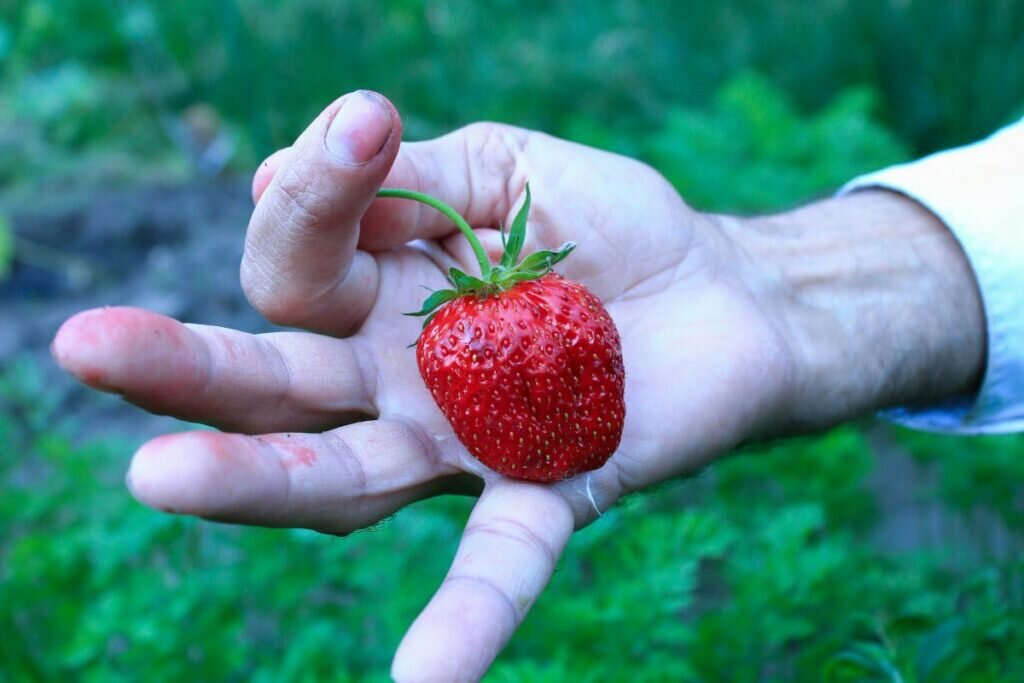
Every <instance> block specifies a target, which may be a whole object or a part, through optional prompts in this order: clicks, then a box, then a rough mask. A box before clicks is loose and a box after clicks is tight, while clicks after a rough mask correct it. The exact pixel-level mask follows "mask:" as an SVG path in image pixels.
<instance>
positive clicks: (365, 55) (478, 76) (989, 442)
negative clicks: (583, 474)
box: [0, 0, 1024, 683]
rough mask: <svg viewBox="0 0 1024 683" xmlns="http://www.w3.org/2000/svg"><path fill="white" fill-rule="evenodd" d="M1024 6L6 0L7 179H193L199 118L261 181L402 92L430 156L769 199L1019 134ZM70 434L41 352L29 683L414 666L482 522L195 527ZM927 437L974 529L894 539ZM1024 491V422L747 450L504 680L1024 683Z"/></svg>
mask: <svg viewBox="0 0 1024 683" xmlns="http://www.w3.org/2000/svg"><path fill="white" fill-rule="evenodd" d="M808 8H813V9H808ZM1022 21H1024V3H1021V2H1014V1H1008V2H995V3H990V4H988V5H984V6H983V5H981V4H979V3H974V4H972V3H956V4H955V5H953V6H950V5H948V4H946V3H934V2H927V1H925V0H908V1H907V2H888V1H879V2H869V3H855V2H835V3H814V4H811V5H809V4H807V3H797V2H795V1H791V0H784V1H781V2H780V1H779V0H734V1H733V2H727V3H651V2H639V1H633V0H619V1H618V2H616V3H568V4H565V5H558V4H556V5H552V4H551V3H542V2H540V1H539V0H517V1H516V2H504V1H502V2H496V3H479V4H473V3H452V2H437V3H422V2H419V1H416V0H400V1H398V2H391V3H376V2H344V3H338V2H326V1H325V0H302V1H301V2H294V3H272V2H259V1H257V0H215V1H213V2H206V3H190V4H189V6H188V9H187V11H182V9H181V6H180V5H179V4H177V3H157V2H152V1H140V2H132V3H115V2H100V3H97V2H87V1H86V0H27V1H25V2H14V1H12V0H0V158H3V159H4V163H3V164H2V165H0V184H4V183H9V182H11V181H14V180H26V179H29V180H31V179H33V178H38V177H39V176H40V175H46V174H47V173H50V172H52V171H53V170H54V169H56V170H57V171H58V172H61V173H65V172H71V173H78V174H82V175H85V176H87V177H88V178H94V177H96V175H97V173H98V171H97V169H98V168H101V166H100V165H99V162H98V161H97V160H98V159H104V160H105V161H104V162H103V163H104V164H112V165H113V167H114V168H116V167H118V165H120V167H121V168H122V170H125V169H127V170H129V171H130V173H125V174H124V175H126V176H132V177H137V176H138V175H139V173H140V169H143V168H146V167H147V166H151V165H153V164H169V165H171V167H172V168H180V156H181V154H180V151H181V137H180V136H181V134H182V133H181V131H182V130H183V129H182V125H185V127H186V128H185V129H186V130H187V121H188V117H187V112H188V111H189V109H190V108H191V107H193V106H194V105H203V106H205V107H207V108H208V109H209V110H210V111H212V112H213V114H214V115H215V116H214V122H215V123H216V125H217V126H218V131H219V132H221V133H224V134H226V135H228V136H229V137H231V139H233V140H235V141H236V143H237V145H236V156H235V164H236V168H239V169H246V170H248V169H249V168H250V167H251V165H252V163H253V162H254V160H255V159H256V158H257V157H258V156H259V155H261V154H264V153H266V152H268V151H270V150H272V149H273V148H275V147H279V146H283V145H286V144H288V143H289V142H290V141H291V140H292V139H293V138H294V136H295V134H296V133H297V132H298V131H299V130H300V129H301V128H302V127H303V126H304V125H305V124H306V122H307V121H308V120H309V119H310V118H311V117H313V116H314V115H315V114H316V113H317V112H318V111H319V110H320V109H321V108H322V106H323V105H324V104H325V103H326V102H328V101H330V100H331V99H333V98H334V97H336V96H337V95H338V94H340V93H342V92H345V91H347V90H350V89H352V88H356V87H371V88H376V89H379V90H381V91H383V92H385V93H387V94H388V95H389V96H391V97H392V98H393V99H394V100H395V101H396V103H397V104H398V106H399V108H400V109H401V110H402V111H403V112H404V114H405V117H406V124H407V126H406V130H407V133H408V135H409V136H410V137H413V138H419V137H425V136H429V135H435V134H438V133H441V132H444V131H446V130H447V129H449V128H451V127H452V126H455V125H460V124H462V123H465V122H468V121H472V120H477V119H496V120H504V121H509V122H513V123H516V124H519V125H526V126H532V127H538V128H542V129H544V130H547V131H549V132H552V133H555V134H559V135H563V136H567V137H570V138H573V139H576V140H580V141H582V142H586V143H588V144H593V145H596V146H600V147H603V148H607V149H612V150H617V151H620V152H623V153H626V154H630V155H632V156H636V157H640V158H642V159H644V160H646V161H648V162H650V163H652V164H654V165H655V166H656V167H657V168H659V169H660V170H661V171H662V172H663V173H664V174H665V175H666V176H667V177H668V178H669V179H670V180H672V182H674V183H676V185H677V186H678V187H679V188H680V189H681V190H682V191H683V193H684V194H685V196H686V197H687V198H688V199H689V200H690V201H692V202H693V203H695V204H696V205H697V206H699V207H701V208H712V209H732V210H746V211H761V210H767V209H772V208H776V207H781V206H787V205H790V204H792V203H794V202H797V201H801V200H805V199H808V198H811V197H814V196H816V195H820V194H822V193H826V192H829V191H831V190H832V189H834V188H835V187H836V186H838V185H839V184H840V183H842V182H843V181H845V180H847V179H848V178H850V177H852V176H854V175H856V174H857V173H860V172H863V171H867V170H871V169H872V168H876V167H879V166H883V165H886V164H889V163H892V162H893V161H898V160H901V159H904V158H907V157H908V156H909V155H910V154H911V152H920V151H923V150H929V149H933V148H935V147H938V146H942V145H950V144H955V143H958V142H962V141H965V140H967V139H970V138H971V137H976V136H979V135H981V134H984V133H985V132H987V131H988V130H990V129H991V128H992V127H994V126H995V125H998V124H1000V123H1003V122H1006V121H1008V120H1009V117H1010V115H1011V113H1012V112H1014V111H1018V112H1019V111H1020V109H1019V108H1020V106H1021V105H1022V102H1021V98H1020V92H1021V91H1022V90H1024V42H1021V41H1020V39H1019V26H1020V25H1021V23H1022ZM566 55H572V56H573V57H572V58H571V59H570V58H566ZM737 74H739V75H737ZM754 74H759V75H754ZM893 131H895V134H894V132H893ZM172 141H173V142H172ZM175 145H177V147H176V146H175ZM112 158H113V159H115V160H117V161H116V162H111V161H110V159H112ZM3 234H4V231H2V230H0V239H2V235H3ZM3 251H4V250H3V247H2V246H0V263H2V262H3V261H4V259H3V257H2V254H3ZM58 417H59V413H58V405H57V400H56V398H55V397H54V396H53V395H52V394H51V393H49V392H48V391H47V386H46V383H45V381H44V380H43V378H42V377H41V374H40V373H39V372H38V370H37V368H34V367H33V366H31V365H29V364H26V363H23V362H17V363H12V364H9V366H8V367H7V368H5V370H4V372H3V374H2V375H0V443H2V444H4V446H5V448H4V449H3V451H2V453H0V491H2V494H0V634H2V637H0V681H5V680H7V679H8V678H9V679H10V680H17V681H20V680H90V681H106V680H135V679H144V680H156V681H160V680H191V679H197V680H249V679H252V680H255V681H259V682H270V681H281V680H284V681H292V680H294V681H313V680H324V679H332V680H342V681H349V680H352V681H354V680H371V681H372V680H387V675H386V672H387V666H388V663H389V660H390V657H391V655H392V653H393V651H394V649H395V647H396V646H397V643H398V641H399V639H400V638H401V635H402V633H403V631H404V629H405V628H406V627H407V626H408V624H409V623H410V622H411V620H412V619H413V618H414V616H415V614H416V613H417V611H418V610H419V609H420V608H421V607H422V606H423V605H424V604H425V602H426V601H427V599H428V598H429V596H430V594H431V592H432V591H433V589H434V588H435V587H436V586H437V584H438V583H439V581H440V580H441V578H442V577H443V575H444V573H445V571H446V565H447V563H448V561H449V560H450V558H451V557H452V555H453V554H454V550H455V546H456V543H457V539H458V536H459V533H460V529H461V527H462V525H463V524H464V522H465V519H466V517H467V515H468V512H469V508H470V505H471V502H470V501H468V500H465V499H441V500H433V501H428V502H425V503H422V504H419V505H416V506H414V507H412V508H411V509H408V510H406V511H403V512H402V513H400V514H399V515H397V516H396V517H395V518H394V519H392V520H389V521H388V522H386V523H384V524H382V525H380V526H379V527H377V528H374V529H372V530H368V531H366V532H362V533H359V534H356V535H354V536H352V537H349V538H345V539H336V538H330V537H325V536H320V535H317V534H314V533H311V532H307V531H301V530H292V531H281V530H262V529H244V528H236V527H230V526H224V525H217V524H212V523H207V522H199V521H196V520H191V519H183V518H178V517H173V516H168V515H164V514H161V513H157V512H153V511H150V510H146V509H144V508H142V507H140V506H138V505H137V504H135V503H134V502H132V501H131V499H130V497H129V496H128V494H127V493H126V492H125V491H124V488H123V486H122V484H121V476H122V475H121V472H122V470H123V468H124V467H125V464H126V454H127V453H128V452H130V450H131V447H130V446H131V445H130V444H126V443H116V442H103V443H80V442H79V441H78V440H76V439H75V438H74V436H73V435H74V433H75V432H74V429H73V426H71V425H68V424H65V423H64V422H63V421H62V420H60V419H58ZM887 440H888V441H887ZM894 444H895V446H894ZM904 452H906V453H909V454H910V455H911V456H912V458H913V461H914V462H915V463H916V465H915V467H916V468H917V469H916V470H915V472H916V473H917V476H920V477H921V478H922V479H923V480H924V481H926V482H931V483H933V485H932V486H923V487H921V489H920V491H918V492H917V497H918V501H917V502H918V503H919V504H920V506H921V508H922V509H924V510H933V509H941V510H943V511H944V512H943V513H942V514H943V515H944V516H945V518H947V519H946V521H944V522H943V524H945V525H946V527H943V528H940V530H939V538H938V539H937V540H938V542H937V543H936V544H933V545H931V546H923V547H914V546H908V547H907V548H904V549H903V550H902V552H899V553H895V552H892V551H890V550H887V549H885V547H884V546H883V545H882V544H880V543H877V542H876V541H877V538H876V537H877V535H878V533H879V531H880V527H881V525H883V524H884V522H885V519H884V516H883V515H881V514H879V508H880V507H882V506H881V503H884V501H882V500H879V499H878V498H877V494H876V493H875V491H876V486H875V484H876V483H877V482H875V481H874V480H875V479H877V478H878V477H879V476H881V475H880V472H879V470H880V468H881V466H882V465H881V463H882V462H883V461H884V459H885V458H890V457H902V454H903V453H904ZM1022 500H1024V438H1022V437H1019V436H1018V437H999V438H996V437H990V438H983V439H949V438H943V437H937V436H926V435H920V434H914V433H907V432H902V431H901V432H897V433H896V434H895V436H892V437H890V436H886V435H884V434H883V435H882V437H880V436H879V433H878V430H875V431H873V432H872V433H871V434H870V438H869V435H868V434H867V433H866V432H865V431H864V428H862V427H844V428H841V429H838V430H835V431H833V432H831V433H829V434H825V435H821V436H817V437H811V438H804V439H798V440H789V441H784V442H779V443H774V444H768V445H765V446H762V447H759V448H756V449H747V450H746V451H745V452H744V453H742V454H738V455H736V456H735V457H732V458H730V459H728V460H725V461H723V462H720V463H718V464H716V465H715V466H713V467H712V468H710V469H709V470H708V471H706V472H704V473H702V474H700V475H699V476H696V477H694V478H692V479H690V480H688V481H685V482H680V483H676V484H674V485H671V486H666V487H664V488H662V489H660V490H658V491H654V492H650V493H647V494H643V495H637V496H634V497H633V498H631V499H628V500H626V501H624V502H622V503H621V504H620V505H619V506H617V507H616V508H614V509H612V510H609V511H607V512H606V513H605V515H604V516H603V517H602V518H601V519H600V520H598V521H597V522H596V523H595V524H593V525H591V526H590V527H588V528H587V529H585V530H583V531H582V532H580V533H578V534H576V535H575V536H574V538H573V540H572V542H571V544H570V547H569V550H568V552H567V553H566V555H565V557H564V558H563V560H562V561H561V563H560V565H559V568H558V570H557V572H556V573H555V575H554V577H553V579H552V585H551V587H550V589H549V590H548V591H547V593H545V595H544V596H543V597H542V598H541V599H540V601H539V602H538V603H537V605H536V607H535V608H534V610H533V612H532V613H531V615H530V616H529V617H528V618H527V620H526V622H525V623H524V625H523V628H522V630H521V631H520V632H519V634H518V635H517V636H516V637H515V639H514V640H513V641H512V643H511V644H510V645H509V647H508V649H507V650H506V652H505V653H504V654H503V656H502V657H501V659H500V660H499V662H498V663H497V665H496V666H495V669H494V671H493V672H492V675H491V679H492V680H495V681H502V682H504V681H508V682H511V681H541V682H543V681H566V680H572V681H583V682H586V681H662V680H678V681H719V680H730V681H810V680H825V681H835V682H838V681H903V682H904V683H941V682H945V681H968V682H973V681H979V682H980V681H1019V680H1024V628H1022V626H1021V624H1024V565H1022V563H1021V562H1020V560H1017V559H1015V558H1018V557H1020V555H1021V550H1022V549H1024V548H1022V547H1021V540H1020V539H1021V536H1020V535H1021V533H1022V532H1024V508H1022V507H1021V501H1022ZM5 677H7V678H5Z"/></svg>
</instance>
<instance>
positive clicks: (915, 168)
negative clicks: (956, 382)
mask: <svg viewBox="0 0 1024 683" xmlns="http://www.w3.org/2000/svg"><path fill="white" fill-rule="evenodd" d="M870 187H876V188H877V187H882V188H885V189H888V190H893V191H896V192H900V193H902V194H904V195H906V196H908V197H910V198H912V199H914V200H916V201H918V202H919V203H921V204H922V205H924V206H925V207H927V208H928V209H929V210H931V212H932V213H934V214H935V215H936V216H938V217H939V218H940V219H941V220H942V221H944V222H945V224H946V225H947V226H948V227H949V229H950V230H951V231H952V233H953V234H954V235H955V236H956V238H957V240H958V241H959V242H960V246H961V247H962V248H963V250H964V253H965V254H966V255H967V259H968V260H969V261H970V263H971V267H972V268H973V269H974V274H975V277H976V279H977V282H978V288H979V290H980V292H981V299H982V304H983V306H984V310H985V324H986V335H987V342H988V344H987V347H988V358H987V360H986V365H985V376H984V379H983V380H982V385H981V389H980V390H979V391H978V394H977V395H976V396H973V397H964V398H959V399H953V400H950V401H947V402H945V403H942V404H938V405H934V406H929V407H927V408H923V409H911V408H897V409H893V410H888V411H885V412H884V413H882V417H883V418H885V419H888V420H891V421H894V422H897V423H900V424H903V425H906V426H908V427H912V428H914V429H922V430H929V431H939V432H954V433H960V434H997V433H1007V432H1016V431H1024V120H1022V121H1020V122H1018V123H1016V124H1014V125H1011V126H1008V127H1007V128H1004V129H1002V130H1000V131H998V132H997V133H995V134H994V135H992V136H991V137H989V138H987V139H986V140H982V141H981V142H977V143H974V144H972V145H968V146H966V147H960V148H958V149H953V150H949V151H946V152H940V153H938V154H933V155H932V156H929V157H925V158H924V159H921V160H920V161H916V162H913V163H909V164H902V165H899V166H893V167H891V168H887V169H885V170H883V171H879V172H877V173H871V174H868V175H865V176H861V177H859V178H856V179H854V180H852V181H851V182H849V183H847V184H846V185H845V186H844V187H843V188H842V189H841V190H840V191H839V194H841V195H842V194H848V193H850V192H853V191H855V190H860V189H865V188H870Z"/></svg>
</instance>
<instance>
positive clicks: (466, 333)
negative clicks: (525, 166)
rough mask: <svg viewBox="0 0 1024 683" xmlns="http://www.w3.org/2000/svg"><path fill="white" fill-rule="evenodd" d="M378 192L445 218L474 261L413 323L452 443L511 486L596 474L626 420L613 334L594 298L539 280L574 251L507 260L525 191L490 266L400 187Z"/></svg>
mask: <svg viewBox="0 0 1024 683" xmlns="http://www.w3.org/2000/svg"><path fill="white" fill-rule="evenodd" d="M381 194H382V196H391V197H406V198H412V199H418V200H420V201H425V202H426V203H428V204H430V205H431V206H435V207H436V208H439V209H441V210H442V211H444V213H446V214H447V215H449V217H451V218H453V220H455V222H456V224H457V225H458V226H459V228H460V229H461V230H462V231H463V233H465V234H466V236H467V238H469V239H470V242H471V243H472V244H473V248H474V251H475V252H476V254H477V259H478V260H479V261H480V265H481V275H482V278H479V279H478V278H474V277H471V276H469V275H466V274H465V273H463V272H461V271H459V270H457V269H455V268H453V269H452V270H451V272H450V277H451V280H452V284H453V285H454V286H455V289H448V290H441V291H438V292H434V293H433V294H432V295H431V296H430V297H429V298H428V299H427V301H426V302H425V303H424V306H423V310H422V311H419V312H418V313H415V314H413V315H430V317H429V318H428V319H427V323H426V324H425V326H424V330H423V334H422V335H421V336H420V339H419V341H418V343H417V351H416V359H417V362H418V364H419V369H420V375H421V376H422V377H423V381H424V382H425V383H426V385H427V388H428V389H430V392H431V394H433V396H434V400H435V401H436V402H437V405H438V406H439V407H440V408H441V410H442V412H444V414H445V417H447V418H448V422H449V423H451V425H452V428H453V429H454V430H455V433H456V435H457V436H458V437H459V440H460V441H461V442H462V444H463V445H464V446H465V447H466V448H467V449H468V450H469V452H470V453H472V454H473V455H474V456H475V457H476V458H477V459H478V460H480V461H481V462H482V463H484V464H485V465H487V466H488V467H490V468H491V469H493V470H495V471H497V472H500V473H502V474H505V475H508V476H510V477H517V478H519V479H530V480H534V481H557V480H560V479H564V478H566V477H571V476H573V475H575V474H579V473H580V472H586V471H589V470H593V469H597V468H598V467H600V466H601V465H603V464H604V463H605V461H607V460H608V458H609V457H611V455H612V453H614V452H615V449H616V448H617V447H618V445H619V439H620V438H621V436H622V423H623V418H624V416H625V406H624V403H623V385H624V381H623V380H624V371H623V365H622V348H621V344H620V342H619V334H618V332H617V331H616V329H615V323H613V322H612V319H611V316H609V315H608V312H607V311H606V310H605V308H604V306H602V305H601V302H600V301H599V300H598V298H597V297H595V296H594V295H593V294H591V293H590V292H589V291H587V289H586V288H585V287H584V286H583V285H581V284H579V283H577V282H573V281H571V280H566V279H565V278H563V277H561V276H559V275H556V274H554V273H552V272H550V271H551V267H552V266H553V265H554V264H555V263H557V262H559V261H561V260H562V259H564V258H565V257H566V256H568V255H569V252H571V251H572V250H573V248H574V247H575V245H573V244H572V243H567V244H565V245H563V246H562V247H561V248H560V249H558V250H556V251H553V252H552V251H541V252H537V253H535V254H531V255H530V256H528V257H527V258H525V259H523V261H522V262H521V263H517V262H518V257H519V251H520V250H521V249H522V245H523V241H524V238H525V233H526V216H527V213H528V212H529V207H530V189H529V187H528V186H527V189H526V201H525V202H524V204H523V208H522V209H521V210H520V212H519V214H518V215H517V216H516V219H515V221H514V222H513V224H512V229H511V231H510V233H509V237H508V241H507V242H506V244H505V254H504V256H503V257H502V260H501V263H500V264H499V265H497V266H491V264H490V263H489V261H488V260H487V257H486V255H485V253H484V251H483V248H482V247H481V246H480V244H479V241H478V240H477V239H476V236H475V235H474V234H473V233H472V231H471V230H470V229H469V226H468V225H466V224H465V221H464V220H462V218H461V217H460V216H458V214H456V213H455V212H454V211H453V210H452V209H450V208H449V207H447V206H445V205H443V204H441V203H440V202H438V200H436V199H433V198H431V197H426V196H424V195H420V194H419V193H412V192H409V191H405V190H382V191H381ZM503 236H504V233H503Z"/></svg>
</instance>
